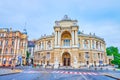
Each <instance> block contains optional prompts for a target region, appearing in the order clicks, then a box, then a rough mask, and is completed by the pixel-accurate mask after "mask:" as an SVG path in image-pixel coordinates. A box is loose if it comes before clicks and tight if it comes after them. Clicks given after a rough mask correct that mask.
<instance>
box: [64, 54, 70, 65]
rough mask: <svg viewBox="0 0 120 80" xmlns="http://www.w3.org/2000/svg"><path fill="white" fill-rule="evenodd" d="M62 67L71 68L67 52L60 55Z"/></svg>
mask: <svg viewBox="0 0 120 80" xmlns="http://www.w3.org/2000/svg"><path fill="white" fill-rule="evenodd" d="M62 64H63V66H71V56H70V54H69V53H68V52H64V53H63V55H62Z"/></svg>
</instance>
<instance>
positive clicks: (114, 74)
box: [103, 73, 120, 80]
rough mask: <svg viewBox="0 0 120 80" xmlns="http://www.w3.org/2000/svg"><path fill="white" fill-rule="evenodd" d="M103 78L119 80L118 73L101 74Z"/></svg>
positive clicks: (119, 74) (119, 75)
mask: <svg viewBox="0 0 120 80" xmlns="http://www.w3.org/2000/svg"><path fill="white" fill-rule="evenodd" d="M103 75H105V76H109V77H112V78H114V79H117V80H120V73H103Z"/></svg>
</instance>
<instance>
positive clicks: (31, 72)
mask: <svg viewBox="0 0 120 80" xmlns="http://www.w3.org/2000/svg"><path fill="white" fill-rule="evenodd" d="M22 73H28V74H33V73H40V72H39V71H24V72H22Z"/></svg>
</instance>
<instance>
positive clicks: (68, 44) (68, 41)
mask: <svg viewBox="0 0 120 80" xmlns="http://www.w3.org/2000/svg"><path fill="white" fill-rule="evenodd" d="M64 46H66V47H67V46H70V40H69V39H65V40H64Z"/></svg>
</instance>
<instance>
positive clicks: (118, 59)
mask: <svg viewBox="0 0 120 80" xmlns="http://www.w3.org/2000/svg"><path fill="white" fill-rule="evenodd" d="M106 52H107V55H109V56H111V55H113V56H114V60H112V61H111V63H112V64H115V65H118V66H119V67H120V54H119V50H118V48H117V47H114V46H111V47H108V48H107V49H106Z"/></svg>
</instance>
